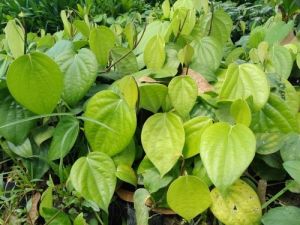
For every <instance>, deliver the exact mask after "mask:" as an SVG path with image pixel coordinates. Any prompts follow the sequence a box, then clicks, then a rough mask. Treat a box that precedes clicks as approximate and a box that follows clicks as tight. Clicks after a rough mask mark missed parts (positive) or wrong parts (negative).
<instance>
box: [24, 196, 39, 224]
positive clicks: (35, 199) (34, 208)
mask: <svg viewBox="0 0 300 225" xmlns="http://www.w3.org/2000/svg"><path fill="white" fill-rule="evenodd" d="M40 199H41V194H40V193H39V192H37V193H35V194H34V195H33V196H32V198H31V202H32V203H31V208H30V211H29V212H28V216H27V221H28V223H29V224H31V225H34V224H35V221H36V220H37V219H38V217H39V213H38V204H39V201H40Z"/></svg>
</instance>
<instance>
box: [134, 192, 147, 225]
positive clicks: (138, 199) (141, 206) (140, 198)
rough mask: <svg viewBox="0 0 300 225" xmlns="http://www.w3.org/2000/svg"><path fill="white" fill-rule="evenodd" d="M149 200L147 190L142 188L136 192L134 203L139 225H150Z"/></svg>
mask: <svg viewBox="0 0 300 225" xmlns="http://www.w3.org/2000/svg"><path fill="white" fill-rule="evenodd" d="M149 198H150V194H149V192H148V191H147V190H146V189H143V188H140V189H137V190H136V191H135V192H134V195H133V201H134V202H133V203H134V209H135V218H136V224H137V225H148V219H149V211H150V208H149V207H148V206H146V201H147V200H148V199H149Z"/></svg>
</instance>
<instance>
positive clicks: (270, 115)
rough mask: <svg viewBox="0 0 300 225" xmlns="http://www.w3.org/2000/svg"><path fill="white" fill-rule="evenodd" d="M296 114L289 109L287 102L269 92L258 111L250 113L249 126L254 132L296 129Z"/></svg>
mask: <svg viewBox="0 0 300 225" xmlns="http://www.w3.org/2000/svg"><path fill="white" fill-rule="evenodd" d="M298 126H299V125H298V123H297V120H296V116H295V115H294V114H293V113H292V112H291V111H290V109H289V107H288V106H287V104H286V103H285V102H284V100H282V99H281V98H280V97H279V96H277V95H275V94H271V95H270V97H269V100H268V102H267V103H266V104H265V106H264V107H263V108H262V109H261V110H260V111H258V112H256V113H254V114H252V124H251V128H252V129H253V130H254V131H255V132H259V133H265V132H281V133H289V132H293V131H298V130H299V127H298Z"/></svg>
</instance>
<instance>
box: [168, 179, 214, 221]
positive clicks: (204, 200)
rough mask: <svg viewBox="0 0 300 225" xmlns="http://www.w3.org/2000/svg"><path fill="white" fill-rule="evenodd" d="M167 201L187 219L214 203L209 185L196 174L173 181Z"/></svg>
mask: <svg viewBox="0 0 300 225" xmlns="http://www.w3.org/2000/svg"><path fill="white" fill-rule="evenodd" d="M195 190H196V191H195ZM167 201H168V204H169V206H170V208H171V209H172V210H174V211H175V212H176V213H178V214H179V215H180V216H182V217H183V218H184V219H186V220H187V221H190V220H191V219H193V218H195V217H196V216H197V215H199V214H200V213H202V212H203V211H204V210H206V209H207V208H208V207H209V206H210V205H211V203H212V202H211V198H210V192H209V189H208V186H207V185H206V184H205V183H204V182H203V181H202V180H200V179H199V178H198V177H195V176H182V177H179V178H177V179H176V180H175V181H173V182H172V184H171V185H170V187H169V189H168V192H167Z"/></svg>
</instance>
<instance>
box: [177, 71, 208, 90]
mask: <svg viewBox="0 0 300 225" xmlns="http://www.w3.org/2000/svg"><path fill="white" fill-rule="evenodd" d="M185 74H187V75H188V76H190V77H191V78H192V79H193V80H195V81H196V83H197V86H198V94H199V95H200V94H203V93H205V92H209V91H213V86H212V85H210V84H209V83H208V81H207V80H206V79H205V78H204V77H203V76H202V75H201V74H200V73H198V72H196V71H194V70H192V69H188V72H187V68H183V71H182V75H185Z"/></svg>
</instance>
